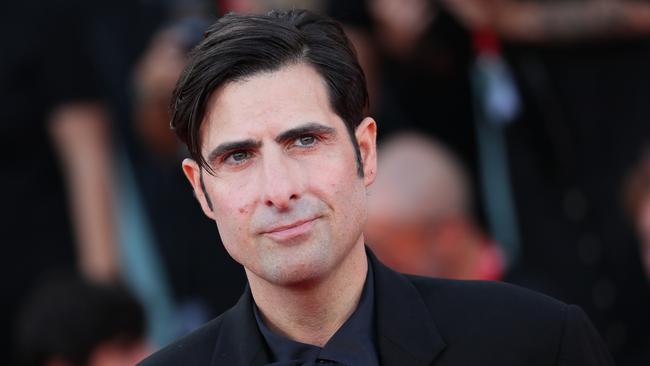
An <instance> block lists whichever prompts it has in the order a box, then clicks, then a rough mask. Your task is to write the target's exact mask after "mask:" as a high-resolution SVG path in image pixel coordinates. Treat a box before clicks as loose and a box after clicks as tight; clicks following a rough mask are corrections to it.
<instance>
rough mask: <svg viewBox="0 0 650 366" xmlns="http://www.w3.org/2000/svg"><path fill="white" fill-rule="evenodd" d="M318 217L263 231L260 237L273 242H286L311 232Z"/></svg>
mask: <svg viewBox="0 0 650 366" xmlns="http://www.w3.org/2000/svg"><path fill="white" fill-rule="evenodd" d="M317 219H318V217H315V218H312V219H308V220H298V221H295V222H292V223H290V224H288V225H280V226H275V227H273V228H271V229H269V230H266V231H263V232H262V235H265V236H268V237H270V238H271V239H273V240H274V241H287V240H290V239H294V238H297V237H300V236H303V235H305V234H308V233H309V232H310V231H311V228H312V227H313V226H314V224H315V222H316V220H317Z"/></svg>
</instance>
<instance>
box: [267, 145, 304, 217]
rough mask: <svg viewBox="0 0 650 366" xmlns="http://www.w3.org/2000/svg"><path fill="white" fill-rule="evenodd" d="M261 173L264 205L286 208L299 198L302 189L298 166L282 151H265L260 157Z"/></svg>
mask: <svg viewBox="0 0 650 366" xmlns="http://www.w3.org/2000/svg"><path fill="white" fill-rule="evenodd" d="M278 150H281V149H278ZM261 174H262V179H260V180H259V181H260V183H261V184H262V187H261V192H262V201H263V202H264V204H265V205H266V206H268V207H275V208H277V209H279V210H286V209H289V208H290V207H291V204H292V202H294V201H296V200H298V199H299V198H300V195H301V194H302V189H303V184H302V175H301V174H300V167H299V165H298V164H297V163H296V162H295V161H293V160H292V159H291V158H289V157H288V156H286V154H284V152H282V151H272V152H267V154H265V155H264V159H262V169H261Z"/></svg>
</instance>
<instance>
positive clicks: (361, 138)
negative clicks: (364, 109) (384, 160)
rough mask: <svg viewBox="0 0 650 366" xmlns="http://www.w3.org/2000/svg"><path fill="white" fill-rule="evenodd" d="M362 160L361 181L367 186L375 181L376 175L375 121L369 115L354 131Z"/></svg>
mask: <svg viewBox="0 0 650 366" xmlns="http://www.w3.org/2000/svg"><path fill="white" fill-rule="evenodd" d="M355 137H356V138H357V143H358V144H359V151H360V152H361V159H362V162H363V173H364V175H363V183H364V184H365V185H366V187H367V186H369V185H371V184H372V183H373V182H374V181H375V177H376V175H377V143H376V140H377V123H376V122H375V120H374V119H372V118H371V117H366V118H364V119H363V121H361V123H360V124H359V126H357V129H356V131H355Z"/></svg>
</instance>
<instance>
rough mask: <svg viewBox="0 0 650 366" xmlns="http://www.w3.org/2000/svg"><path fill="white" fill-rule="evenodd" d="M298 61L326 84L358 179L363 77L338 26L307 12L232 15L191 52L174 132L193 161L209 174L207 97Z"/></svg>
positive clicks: (175, 106) (177, 93)
mask: <svg viewBox="0 0 650 366" xmlns="http://www.w3.org/2000/svg"><path fill="white" fill-rule="evenodd" d="M300 63H304V64H306V65H310V66H312V67H313V68H314V69H315V70H316V71H317V72H318V74H319V75H320V76H321V77H322V78H323V80H324V81H325V83H326V85H327V89H328V94H329V100H330V104H331V106H332V109H333V110H334V111H335V113H336V114H337V115H338V116H339V117H341V119H342V120H343V121H344V123H345V125H346V127H347V130H348V133H349V134H350V138H351V140H352V143H353V145H354V148H355V151H356V158H357V170H358V173H359V175H360V176H362V175H363V169H362V166H361V157H360V153H359V147H358V145H357V141H356V138H355V137H354V130H355V129H356V127H357V126H358V125H359V123H360V122H361V120H362V119H363V117H364V116H365V112H366V109H367V107H368V91H367V89H366V80H365V76H364V74H363V71H362V70H361V67H360V66H359V63H358V61H357V58H356V54H355V52H354V50H353V47H352V46H351V44H350V42H349V41H348V39H347V37H346V36H345V33H344V32H343V29H342V28H341V26H340V25H339V24H338V23H337V22H335V21H334V20H332V19H329V18H327V17H324V16H320V15H316V14H314V13H311V12H309V11H306V10H290V11H271V12H270V13H268V14H266V15H241V14H234V13H230V14H227V15H225V16H223V17H222V18H220V19H219V20H217V22H216V23H215V24H213V25H212V26H211V27H210V28H209V29H208V30H207V31H206V33H205V37H204V39H203V41H202V42H201V43H199V44H198V45H197V46H196V47H195V48H194V49H193V50H192V52H191V53H190V56H189V60H188V63H187V65H186V66H185V69H184V70H183V72H182V74H181V76H180V78H179V80H178V83H177V84H176V88H175V90H174V94H173V97H172V101H171V115H172V120H171V127H172V129H174V131H175V132H176V134H177V135H178V137H179V138H180V139H181V140H182V141H183V142H184V143H185V144H186V145H187V148H188V150H189V152H190V155H191V156H192V158H193V159H194V160H195V161H196V162H197V163H198V164H199V165H200V166H201V167H203V168H204V169H206V170H207V171H208V172H211V173H212V169H211V168H210V166H209V164H208V162H206V160H205V158H204V157H203V155H202V154H201V135H200V131H201V124H202V122H203V119H204V116H205V109H206V104H207V103H208V100H209V98H210V95H211V94H212V93H213V92H214V91H215V90H217V89H218V88H220V87H221V86H223V85H225V84H226V83H229V82H236V81H241V80H244V79H245V78H247V77H250V76H252V75H255V74H258V73H262V72H272V71H277V70H279V69H280V68H282V67H284V66H288V65H292V64H300Z"/></svg>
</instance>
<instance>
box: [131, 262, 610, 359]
mask: <svg viewBox="0 0 650 366" xmlns="http://www.w3.org/2000/svg"><path fill="white" fill-rule="evenodd" d="M369 255H370V258H371V261H372V266H373V269H374V271H375V272H374V274H375V316H376V320H375V321H376V323H375V324H376V331H377V334H376V337H377V338H376V346H377V352H378V353H379V355H378V356H379V360H380V363H381V365H383V366H389V365H390V366H392V365H395V366H397V365H399V366H404V365H413V366H425V365H434V366H451V365H462V366H472V365H498V366H510V365H518V366H551V365H566V366H569V365H571V366H581V365H613V364H614V363H613V361H612V360H611V357H610V355H609V353H608V351H607V350H606V348H605V346H604V345H603V342H602V340H601V338H600V337H599V335H598V333H597V332H596V330H595V329H594V328H593V326H592V325H591V323H590V321H589V319H588V318H587V316H586V315H585V314H584V312H583V311H582V310H581V309H580V308H578V307H577V306H574V305H566V304H563V303H561V302H559V301H557V300H554V299H552V298H550V297H547V296H544V295H541V294H538V293H535V292H532V291H528V290H525V289H522V288H519V287H516V286H513V285H508V284H504V283H497V282H487V281H455V280H443V279H431V278H424V277H416V276H407V275H402V274H399V273H396V272H393V271H392V270H390V269H389V268H387V267H385V266H384V265H383V264H381V263H380V262H379V261H377V259H376V258H374V256H373V255H372V254H369ZM251 304H252V296H251V293H250V290H249V289H248V288H247V289H246V291H245V293H244V295H243V296H242V297H241V298H240V300H239V302H238V303H237V304H236V305H235V306H234V307H233V308H231V309H230V310H228V311H227V312H225V313H223V314H222V315H221V316H219V317H217V318H216V319H214V320H212V321H210V322H209V323H207V324H206V325H204V326H203V327H201V328H199V329H198V330H196V331H194V332H193V333H191V334H189V335H188V336H186V337H184V338H182V339H180V340H178V341H176V342H174V343H172V344H171V345H169V346H167V347H165V348H164V349H162V350H160V351H159V352H157V353H155V354H154V355H152V356H151V357H149V358H148V359H146V360H144V361H143V362H142V363H141V365H142V366H154V365H156V366H161V365H183V366H199V365H200V366H207V365H212V366H214V365H228V366H230V365H246V366H248V365H251V366H252V365H264V364H265V363H266V362H269V361H270V360H269V357H270V356H269V351H268V348H267V346H266V344H265V342H264V339H263V337H262V335H261V334H260V332H259V330H258V328H257V324H256V322H255V318H254V316H253V310H252V305H251Z"/></svg>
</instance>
